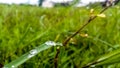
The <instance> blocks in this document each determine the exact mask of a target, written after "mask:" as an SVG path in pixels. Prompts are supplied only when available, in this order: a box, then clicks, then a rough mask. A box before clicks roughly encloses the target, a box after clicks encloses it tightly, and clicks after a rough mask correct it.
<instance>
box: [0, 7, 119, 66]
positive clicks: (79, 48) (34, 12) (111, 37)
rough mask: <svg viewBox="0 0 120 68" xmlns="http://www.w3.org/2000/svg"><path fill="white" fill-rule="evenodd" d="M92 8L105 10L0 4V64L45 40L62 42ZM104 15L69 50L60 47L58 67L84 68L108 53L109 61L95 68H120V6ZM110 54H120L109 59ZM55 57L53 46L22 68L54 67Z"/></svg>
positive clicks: (15, 57)
mask: <svg viewBox="0 0 120 68" xmlns="http://www.w3.org/2000/svg"><path fill="white" fill-rule="evenodd" d="M91 9H94V10H95V11H94V14H97V13H98V12H99V11H100V10H101V9H102V8H101V7H94V8H91V7H81V8H75V7H56V8H50V9H47V8H41V7H35V6H18V5H11V6H9V5H0V63H1V64H3V65H5V64H8V63H9V62H11V61H13V60H15V59H17V58H19V57H20V56H21V55H23V54H25V53H27V52H28V51H30V50H32V49H34V48H35V47H37V46H39V45H40V44H43V43H45V42H46V41H49V40H51V41H54V42H63V41H64V40H65V39H66V38H67V37H68V36H70V35H71V34H73V33H74V32H75V31H76V30H77V29H78V28H79V27H81V26H82V25H83V24H84V23H85V22H86V20H88V18H89V16H90V10H91ZM104 14H105V16H106V17H104V18H102V17H98V18H96V19H95V20H93V21H92V23H90V24H89V25H87V26H86V27H85V28H84V29H83V30H82V31H81V32H80V33H79V34H78V35H76V36H75V37H74V38H71V40H70V42H69V43H68V45H67V47H66V48H64V47H61V52H60V54H59V59H58V60H59V61H58V63H59V68H81V67H83V66H85V65H86V64H88V63H91V62H94V61H96V60H97V59H99V58H100V57H103V58H104V56H103V55H106V54H107V57H108V59H106V60H107V61H106V62H103V63H101V64H98V67H96V68H101V67H102V68H119V67H120V63H119V58H120V56H119V49H120V32H119V31H120V18H119V17H120V7H119V6H114V7H111V8H109V9H108V10H107V11H105V12H104ZM115 50H116V51H115ZM113 51H114V52H113ZM116 52H117V53H116ZM111 53H112V54H113V53H114V54H115V53H116V54H117V55H112V57H109V56H111ZM55 54H56V47H51V48H49V49H47V50H45V51H42V52H41V53H39V54H38V55H36V56H35V57H33V58H31V59H30V60H28V61H26V62H25V63H24V64H22V65H20V66H19V68H53V67H54V57H55ZM115 56H116V57H115ZM105 58H106V56H105ZM110 59H113V60H110ZM111 61H113V63H111ZM101 62H102V61H101Z"/></svg>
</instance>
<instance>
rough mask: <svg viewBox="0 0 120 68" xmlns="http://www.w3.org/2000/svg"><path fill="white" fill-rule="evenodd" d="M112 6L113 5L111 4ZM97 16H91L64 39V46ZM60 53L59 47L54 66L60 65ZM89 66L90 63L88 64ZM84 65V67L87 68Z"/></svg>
mask: <svg viewBox="0 0 120 68" xmlns="http://www.w3.org/2000/svg"><path fill="white" fill-rule="evenodd" d="M110 6H111V5H110ZM110 6H108V7H105V8H104V9H103V10H101V11H100V12H99V14H101V13H103V12H104V11H106V10H107V9H108V8H109V7H110ZM95 18H97V16H90V17H89V19H88V20H87V21H86V23H85V24H84V25H83V26H82V27H80V28H79V29H78V30H77V31H76V32H75V33H74V34H72V35H71V36H69V37H68V38H66V39H65V40H64V41H63V46H66V45H67V43H68V42H69V41H70V39H71V38H73V37H74V36H76V35H77V34H78V33H79V32H80V31H81V30H82V29H83V28H84V27H86V26H87V25H88V24H89V23H91V21H93V20H94V19H95ZM59 53H60V48H58V49H57V53H56V55H55V59H54V66H55V68H57V67H58V55H59ZM88 66H89V65H88ZM85 67H86V66H85ZM85 67H84V68H85Z"/></svg>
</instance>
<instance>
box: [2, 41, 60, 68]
mask: <svg viewBox="0 0 120 68" xmlns="http://www.w3.org/2000/svg"><path fill="white" fill-rule="evenodd" d="M56 45H60V46H61V45H62V44H60V43H55V42H53V41H47V42H45V43H44V44H41V45H39V46H38V47H36V48H35V49H32V50H31V51H29V52H27V53H25V54H24V55H22V56H20V57H19V58H18V59H16V60H14V61H12V62H11V63H9V64H7V65H5V66H4V68H16V67H18V66H19V65H21V64H22V63H24V62H26V61H27V60H29V59H30V58H32V57H34V56H35V55H37V54H38V53H40V52H42V51H44V50H46V49H48V48H50V47H52V46H56Z"/></svg>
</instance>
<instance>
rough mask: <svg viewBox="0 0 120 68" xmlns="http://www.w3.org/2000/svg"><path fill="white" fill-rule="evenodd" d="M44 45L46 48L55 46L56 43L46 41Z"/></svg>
mask: <svg viewBox="0 0 120 68" xmlns="http://www.w3.org/2000/svg"><path fill="white" fill-rule="evenodd" d="M45 44H46V45H48V46H56V43H55V42H53V41H47V42H45Z"/></svg>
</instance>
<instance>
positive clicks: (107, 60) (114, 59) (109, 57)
mask: <svg viewBox="0 0 120 68" xmlns="http://www.w3.org/2000/svg"><path fill="white" fill-rule="evenodd" d="M119 58H120V49H117V50H114V51H112V52H110V53H108V54H105V55H103V56H101V57H100V58H99V59H98V60H96V61H95V62H93V64H92V65H91V66H93V65H94V66H103V65H110V64H114V63H118V62H120V60H119Z"/></svg>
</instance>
